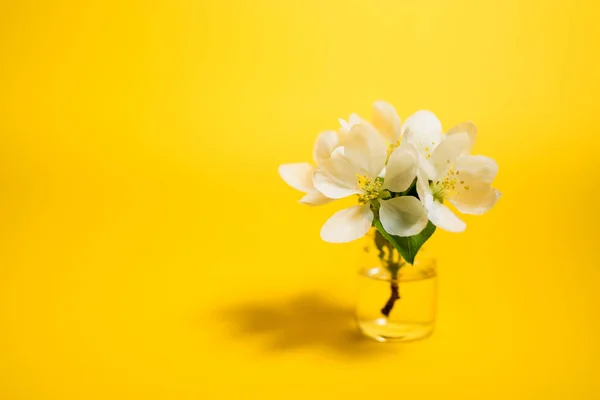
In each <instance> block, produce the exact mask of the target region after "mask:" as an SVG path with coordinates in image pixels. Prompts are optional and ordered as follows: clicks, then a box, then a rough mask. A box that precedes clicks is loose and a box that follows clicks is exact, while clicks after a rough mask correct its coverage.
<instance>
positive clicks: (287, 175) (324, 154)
mask: <svg viewBox="0 0 600 400" xmlns="http://www.w3.org/2000/svg"><path fill="white" fill-rule="evenodd" d="M338 146H339V137H338V134H337V133H336V132H334V131H325V132H322V133H320V134H319V136H317V140H316V142H315V146H314V150H313V158H314V160H315V162H316V163H317V165H319V164H320V163H321V162H323V161H325V160H328V159H329V157H331V154H332V153H333V152H334V150H335V149H336V148H338ZM315 171H316V168H315V167H314V166H312V165H311V164H309V163H306V162H304V163H293V164H282V165H280V166H279V175H280V176H281V178H282V179H283V180H284V181H285V182H286V183H287V184H288V185H290V186H291V187H293V188H294V189H297V190H299V191H301V192H304V193H306V195H305V196H304V197H302V199H300V203H302V204H307V205H310V206H319V205H323V204H327V203H329V202H330V201H331V199H329V198H327V197H325V196H323V195H322V194H321V193H320V192H319V191H318V190H317V189H316V188H315V186H314V185H313V175H314V174H315Z"/></svg>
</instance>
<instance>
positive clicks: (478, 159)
mask: <svg viewBox="0 0 600 400" xmlns="http://www.w3.org/2000/svg"><path fill="white" fill-rule="evenodd" d="M454 169H455V170H457V171H459V176H460V177H461V179H463V180H464V181H465V182H467V183H468V184H475V185H476V184H478V183H479V182H485V183H487V184H491V183H492V182H493V181H494V178H495V177H496V175H497V174H498V164H496V161H494V160H493V159H491V158H489V157H485V156H471V155H467V156H462V157H460V158H458V159H457V160H456V164H455V165H454ZM461 175H462V176H461Z"/></svg>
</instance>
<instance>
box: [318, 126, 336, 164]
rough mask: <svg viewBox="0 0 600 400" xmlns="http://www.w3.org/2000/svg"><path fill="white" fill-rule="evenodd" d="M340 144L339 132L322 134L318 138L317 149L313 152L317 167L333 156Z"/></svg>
mask: <svg viewBox="0 0 600 400" xmlns="http://www.w3.org/2000/svg"><path fill="white" fill-rule="evenodd" d="M339 143H340V140H339V138H338V134H337V132H335V131H325V132H321V133H320V134H319V136H317V140H316V142H315V148H314V150H313V158H314V160H315V162H316V163H317V165H318V164H320V163H321V162H323V161H324V160H326V159H328V158H329V157H331V154H332V153H333V151H334V150H335V149H336V147H338V146H339Z"/></svg>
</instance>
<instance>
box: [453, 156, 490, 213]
mask: <svg viewBox="0 0 600 400" xmlns="http://www.w3.org/2000/svg"><path fill="white" fill-rule="evenodd" d="M454 168H455V170H456V173H457V174H458V175H455V177H456V179H457V184H456V193H455V194H453V195H452V196H451V197H449V198H448V200H449V201H450V202H451V203H452V204H454V205H455V206H456V208H457V209H458V210H459V211H460V212H462V213H465V214H475V215H481V214H483V213H485V212H486V211H488V210H489V209H490V208H492V207H493V206H494V204H496V201H498V198H499V197H500V192H498V191H497V190H496V189H494V188H492V187H491V186H490V185H491V183H492V182H493V180H494V178H495V177H496V174H497V173H498V165H497V164H496V162H495V161H494V160H492V159H491V158H488V157H484V156H471V155H466V156H461V157H459V158H458V160H456V164H455V165H454Z"/></svg>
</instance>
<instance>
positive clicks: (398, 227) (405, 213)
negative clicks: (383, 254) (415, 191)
mask: <svg viewBox="0 0 600 400" xmlns="http://www.w3.org/2000/svg"><path fill="white" fill-rule="evenodd" d="M379 217H380V218H381V224H382V225H383V228H384V229H385V230H386V231H387V232H388V233H391V234H392V235H396V236H413V235H417V234H419V233H421V231H422V230H423V229H425V227H426V226H427V212H426V211H425V208H424V207H423V204H421V202H420V201H419V199H417V198H416V197H413V196H401V197H395V198H393V199H390V200H384V201H382V202H381V208H380V209H379Z"/></svg>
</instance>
